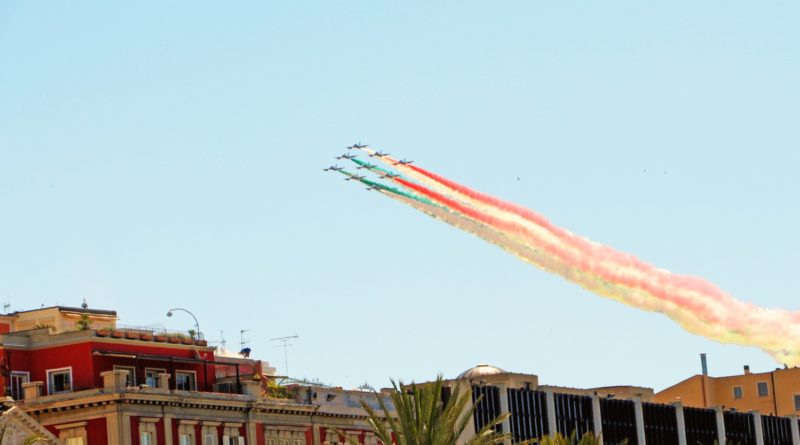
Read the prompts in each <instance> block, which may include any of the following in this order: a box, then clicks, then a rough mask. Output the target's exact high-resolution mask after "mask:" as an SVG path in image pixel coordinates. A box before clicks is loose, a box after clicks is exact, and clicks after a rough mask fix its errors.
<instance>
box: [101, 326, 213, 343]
mask: <svg viewBox="0 0 800 445" xmlns="http://www.w3.org/2000/svg"><path fill="white" fill-rule="evenodd" d="M94 333H95V335H96V336H97V337H109V338H119V339H127V340H139V341H145V342H156V343H170V344H184V345H190V346H192V345H193V346H201V347H206V346H208V342H207V341H206V340H205V339H204V338H203V334H202V333H200V332H194V331H191V330H190V331H176V330H170V329H156V328H153V327H148V326H128V325H117V326H115V327H114V328H100V329H97V330H95V331H94Z"/></svg>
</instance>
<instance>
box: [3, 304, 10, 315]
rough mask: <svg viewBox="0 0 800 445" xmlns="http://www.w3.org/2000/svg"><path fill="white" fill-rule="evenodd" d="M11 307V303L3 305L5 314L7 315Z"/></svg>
mask: <svg viewBox="0 0 800 445" xmlns="http://www.w3.org/2000/svg"><path fill="white" fill-rule="evenodd" d="M10 307H11V303H3V313H4V314H7V313H8V309H9V308H10Z"/></svg>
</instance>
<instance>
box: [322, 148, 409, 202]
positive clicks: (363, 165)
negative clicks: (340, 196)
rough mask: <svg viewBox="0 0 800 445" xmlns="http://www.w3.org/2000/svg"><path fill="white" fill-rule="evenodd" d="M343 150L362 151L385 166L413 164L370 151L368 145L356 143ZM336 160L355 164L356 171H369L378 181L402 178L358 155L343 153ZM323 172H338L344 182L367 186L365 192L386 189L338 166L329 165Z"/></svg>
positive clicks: (381, 152) (384, 153)
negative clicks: (359, 183) (343, 176)
mask: <svg viewBox="0 0 800 445" xmlns="http://www.w3.org/2000/svg"><path fill="white" fill-rule="evenodd" d="M345 148H346V149H347V150H359V151H362V152H364V153H365V154H366V155H367V156H368V157H370V158H376V159H380V160H381V161H383V163H384V164H387V165H392V166H397V165H401V166H405V165H409V164H411V163H413V162H414V161H409V160H406V159H405V158H404V159H393V158H391V157H389V156H390V153H387V152H384V151H381V150H377V151H375V150H370V149H369V144H362V143H361V142H356V143H355V144H353V145H349V146H347V147H345ZM336 159H338V160H345V161H351V162H353V163H355V164H357V165H356V170H366V171H369V172H371V173H374V174H376V175H377V176H378V178H380V179H386V180H388V181H393V180H395V179H396V178H402V176H401V175H400V174H399V173H396V172H393V171H390V170H387V169H384V168H381V167H379V166H378V165H376V164H373V163H370V162H365V161H362V160H361V159H358V155H357V154H351V153H343V154H341V155H339V156H336ZM323 171H326V172H327V171H335V172H339V173H341V174H343V175H345V176H346V178H345V181H359V182H361V183H363V184H364V185H367V186H368V187H367V190H378V191H380V190H384V191H386V190H387V189H388V188H387V186H386V185H384V184H380V183H377V182H373V181H370V180H368V179H367V177H366V176H365V175H359V174H356V173H353V172H349V171H347V170H346V169H345V168H344V167H340V166H338V165H335V164H334V165H331V166H330V167H328V168H324V169H323Z"/></svg>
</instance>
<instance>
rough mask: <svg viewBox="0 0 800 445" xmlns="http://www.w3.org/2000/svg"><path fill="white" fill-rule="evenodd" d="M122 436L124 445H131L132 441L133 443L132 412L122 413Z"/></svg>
mask: <svg viewBox="0 0 800 445" xmlns="http://www.w3.org/2000/svg"><path fill="white" fill-rule="evenodd" d="M137 434H138V431H137ZM122 437H123V442H122V443H123V444H124V445H130V443H131V415H130V414H123V415H122ZM137 440H138V439H137Z"/></svg>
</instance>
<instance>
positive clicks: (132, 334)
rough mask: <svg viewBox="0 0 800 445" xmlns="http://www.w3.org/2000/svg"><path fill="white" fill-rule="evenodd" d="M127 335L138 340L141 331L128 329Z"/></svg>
mask: <svg viewBox="0 0 800 445" xmlns="http://www.w3.org/2000/svg"><path fill="white" fill-rule="evenodd" d="M125 336H126V337H127V338H129V339H131V340H138V339H139V333H138V332H136V331H128V332H126V333H125Z"/></svg>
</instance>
